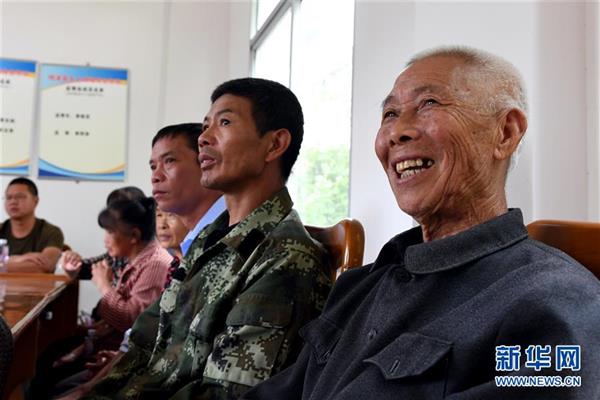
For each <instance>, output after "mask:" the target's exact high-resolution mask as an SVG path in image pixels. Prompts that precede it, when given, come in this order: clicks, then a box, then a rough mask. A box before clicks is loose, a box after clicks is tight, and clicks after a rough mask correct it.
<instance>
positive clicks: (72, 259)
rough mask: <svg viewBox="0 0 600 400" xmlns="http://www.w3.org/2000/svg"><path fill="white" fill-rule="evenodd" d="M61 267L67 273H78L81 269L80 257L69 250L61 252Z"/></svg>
mask: <svg viewBox="0 0 600 400" xmlns="http://www.w3.org/2000/svg"><path fill="white" fill-rule="evenodd" d="M62 267H63V269H64V270H65V271H66V272H68V273H73V272H78V271H79V269H80V268H81V256H80V255H79V254H77V253H75V252H74V251H71V250H67V251H65V252H63V256H62Z"/></svg>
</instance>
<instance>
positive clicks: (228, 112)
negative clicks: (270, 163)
mask: <svg viewBox="0 0 600 400" xmlns="http://www.w3.org/2000/svg"><path fill="white" fill-rule="evenodd" d="M198 146H199V148H200V154H199V156H198V160H199V161H200V165H201V166H202V185H203V186H205V187H208V188H210V189H218V190H221V191H223V192H224V193H226V194H227V193H233V192H236V191H238V190H244V189H247V188H251V187H252V185H253V183H254V182H256V181H257V180H258V179H260V177H261V175H262V173H263V171H264V169H265V165H266V161H265V159H266V156H267V152H268V149H269V133H267V134H265V135H264V136H262V137H261V136H260V134H259V132H258V129H257V128H256V124H255V122H254V117H253V116H252V104H251V103H250V101H249V100H248V99H246V98H244V97H238V96H233V95H230V94H226V95H223V96H221V97H219V98H218V99H217V100H216V101H215V102H214V103H213V104H212V106H211V107H210V111H209V112H208V114H207V116H206V117H205V118H204V132H203V133H202V135H200V137H199V138H198Z"/></svg>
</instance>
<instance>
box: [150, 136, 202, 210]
mask: <svg viewBox="0 0 600 400" xmlns="http://www.w3.org/2000/svg"><path fill="white" fill-rule="evenodd" d="M150 169H151V170H152V195H153V196H154V199H155V200H156V203H157V204H158V207H160V208H161V209H162V210H163V211H166V212H173V213H176V214H178V215H187V214H189V213H193V212H194V210H195V209H196V207H197V205H198V203H199V202H200V201H201V200H202V198H203V197H204V196H205V189H204V188H203V187H202V186H201V185H200V177H201V176H202V170H201V169H200V164H198V160H197V154H196V152H195V151H194V150H192V149H191V148H190V147H189V146H188V144H187V141H186V139H185V138H184V137H182V136H176V137H166V138H163V139H161V140H159V141H158V142H156V143H155V144H154V147H152V156H151V158H150Z"/></svg>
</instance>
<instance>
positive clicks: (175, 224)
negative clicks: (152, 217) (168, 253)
mask: <svg viewBox="0 0 600 400" xmlns="http://www.w3.org/2000/svg"><path fill="white" fill-rule="evenodd" d="M187 232H188V230H187V228H186V227H185V225H183V222H181V219H179V217H178V216H177V215H175V214H173V213H168V212H164V211H162V210H160V209H157V210H156V238H157V239H158V242H159V243H160V245H161V246H162V247H164V248H165V249H176V248H178V247H179V244H180V243H181V242H182V241H183V239H184V238H185V235H187Z"/></svg>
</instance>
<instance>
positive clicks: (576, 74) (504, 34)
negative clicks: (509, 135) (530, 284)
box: [350, 1, 600, 261]
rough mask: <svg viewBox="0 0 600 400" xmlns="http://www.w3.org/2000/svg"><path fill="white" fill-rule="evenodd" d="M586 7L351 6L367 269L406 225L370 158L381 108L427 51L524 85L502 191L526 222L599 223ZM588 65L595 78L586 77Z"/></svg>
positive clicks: (357, 171)
mask: <svg viewBox="0 0 600 400" xmlns="http://www.w3.org/2000/svg"><path fill="white" fill-rule="evenodd" d="M586 7H588V8H590V9H591V8H594V6H593V5H589V4H588V5H586V4H585V3H574V2H569V3H567V2H565V3H558V2H556V3H541V2H527V3H517V2H504V3H492V2H480V3H477V2H465V3H457V2H395V1H393V2H390V1H381V2H376V1H357V2H356V18H355V49H354V51H355V54H354V60H355V64H354V84H353V90H354V93H353V98H354V102H353V108H352V112H353V120H352V122H353V130H352V146H353V147H352V153H351V157H352V159H351V168H352V169H351V171H352V177H351V196H350V197H351V207H350V214H351V216H352V217H354V218H358V219H360V220H361V221H362V222H363V224H364V225H365V228H366V231H367V244H366V252H365V260H366V261H370V260H373V259H374V258H375V257H376V255H377V253H378V251H379V249H380V248H381V246H382V245H383V243H384V242H385V241H386V240H387V239H389V238H390V237H392V236H393V235H394V234H396V233H398V232H400V231H402V230H404V229H406V228H409V227H411V226H412V221H411V219H410V218H408V217H407V216H406V215H404V214H403V213H402V212H400V211H399V210H398V208H397V206H396V205H395V201H394V199H393V196H392V193H391V190H390V189H389V187H388V185H387V182H385V178H384V174H383V172H382V169H381V167H380V166H379V164H378V162H377V161H376V158H375V154H374V151H373V150H372V148H373V142H374V138H375V134H376V132H377V129H378V122H379V104H380V102H381V100H382V99H383V98H384V97H385V96H386V95H387V93H388V92H389V90H390V89H391V87H392V84H393V81H394V79H395V77H396V76H397V75H398V74H399V73H400V71H401V70H402V68H403V65H404V63H405V62H406V61H407V60H408V59H409V58H410V57H411V56H412V55H413V54H414V53H416V52H418V51H421V50H424V49H426V48H429V47H433V46H440V45H455V44H456V45H457V44H463V45H469V46H474V47H479V48H482V49H485V50H488V51H491V52H493V53H496V54H498V55H501V56H503V57H505V58H506V59H508V60H509V61H511V62H512V63H514V64H515V65H516V66H517V68H518V69H519V70H520V71H521V72H522V74H523V76H524V78H525V81H526V83H527V86H528V91H529V102H530V106H531V112H530V118H529V129H528V132H527V135H526V142H525V147H524V151H523V154H522V156H521V159H520V162H519V166H518V167H517V170H515V171H514V173H513V174H512V176H511V177H510V178H509V182H508V185H507V191H508V199H509V206H512V207H520V208H522V209H523V212H524V216H525V220H526V222H529V221H531V220H533V219H540V218H555V219H579V220H585V219H591V218H598V212H597V210H598V207H600V205H598V202H597V199H598V195H597V193H598V186H599V184H598V178H597V177H598V139H597V138H598V128H597V116H598V106H597V104H598V103H597V95H598V89H597V88H598V77H597V62H598V61H597V60H598V38H597V26H598V17H597V4H596V5H595V11H596V18H595V19H593V18H590V17H589V16H588V17H587V18H586ZM588 14H589V10H588ZM585 21H587V25H586V23H585ZM557 27H560V29H557ZM594 35H595V36H594ZM586 49H587V53H586ZM594 53H595V54H594ZM593 63H595V64H594V65H595V66H596V72H595V75H594V73H589V68H590V66H593ZM586 72H587V73H586ZM589 87H592V88H594V89H592V90H593V92H592V93H590V92H589V89H587V88H589ZM594 99H595V100H594ZM593 101H596V104H595V106H594V105H593V104H592V102H593ZM594 141H595V142H594ZM590 145H591V147H590ZM590 149H591V150H590ZM588 160H589V162H588ZM594 174H595V175H594ZM594 196H595V197H594ZM594 199H595V201H596V203H595V204H592V201H593V200H594Z"/></svg>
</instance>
